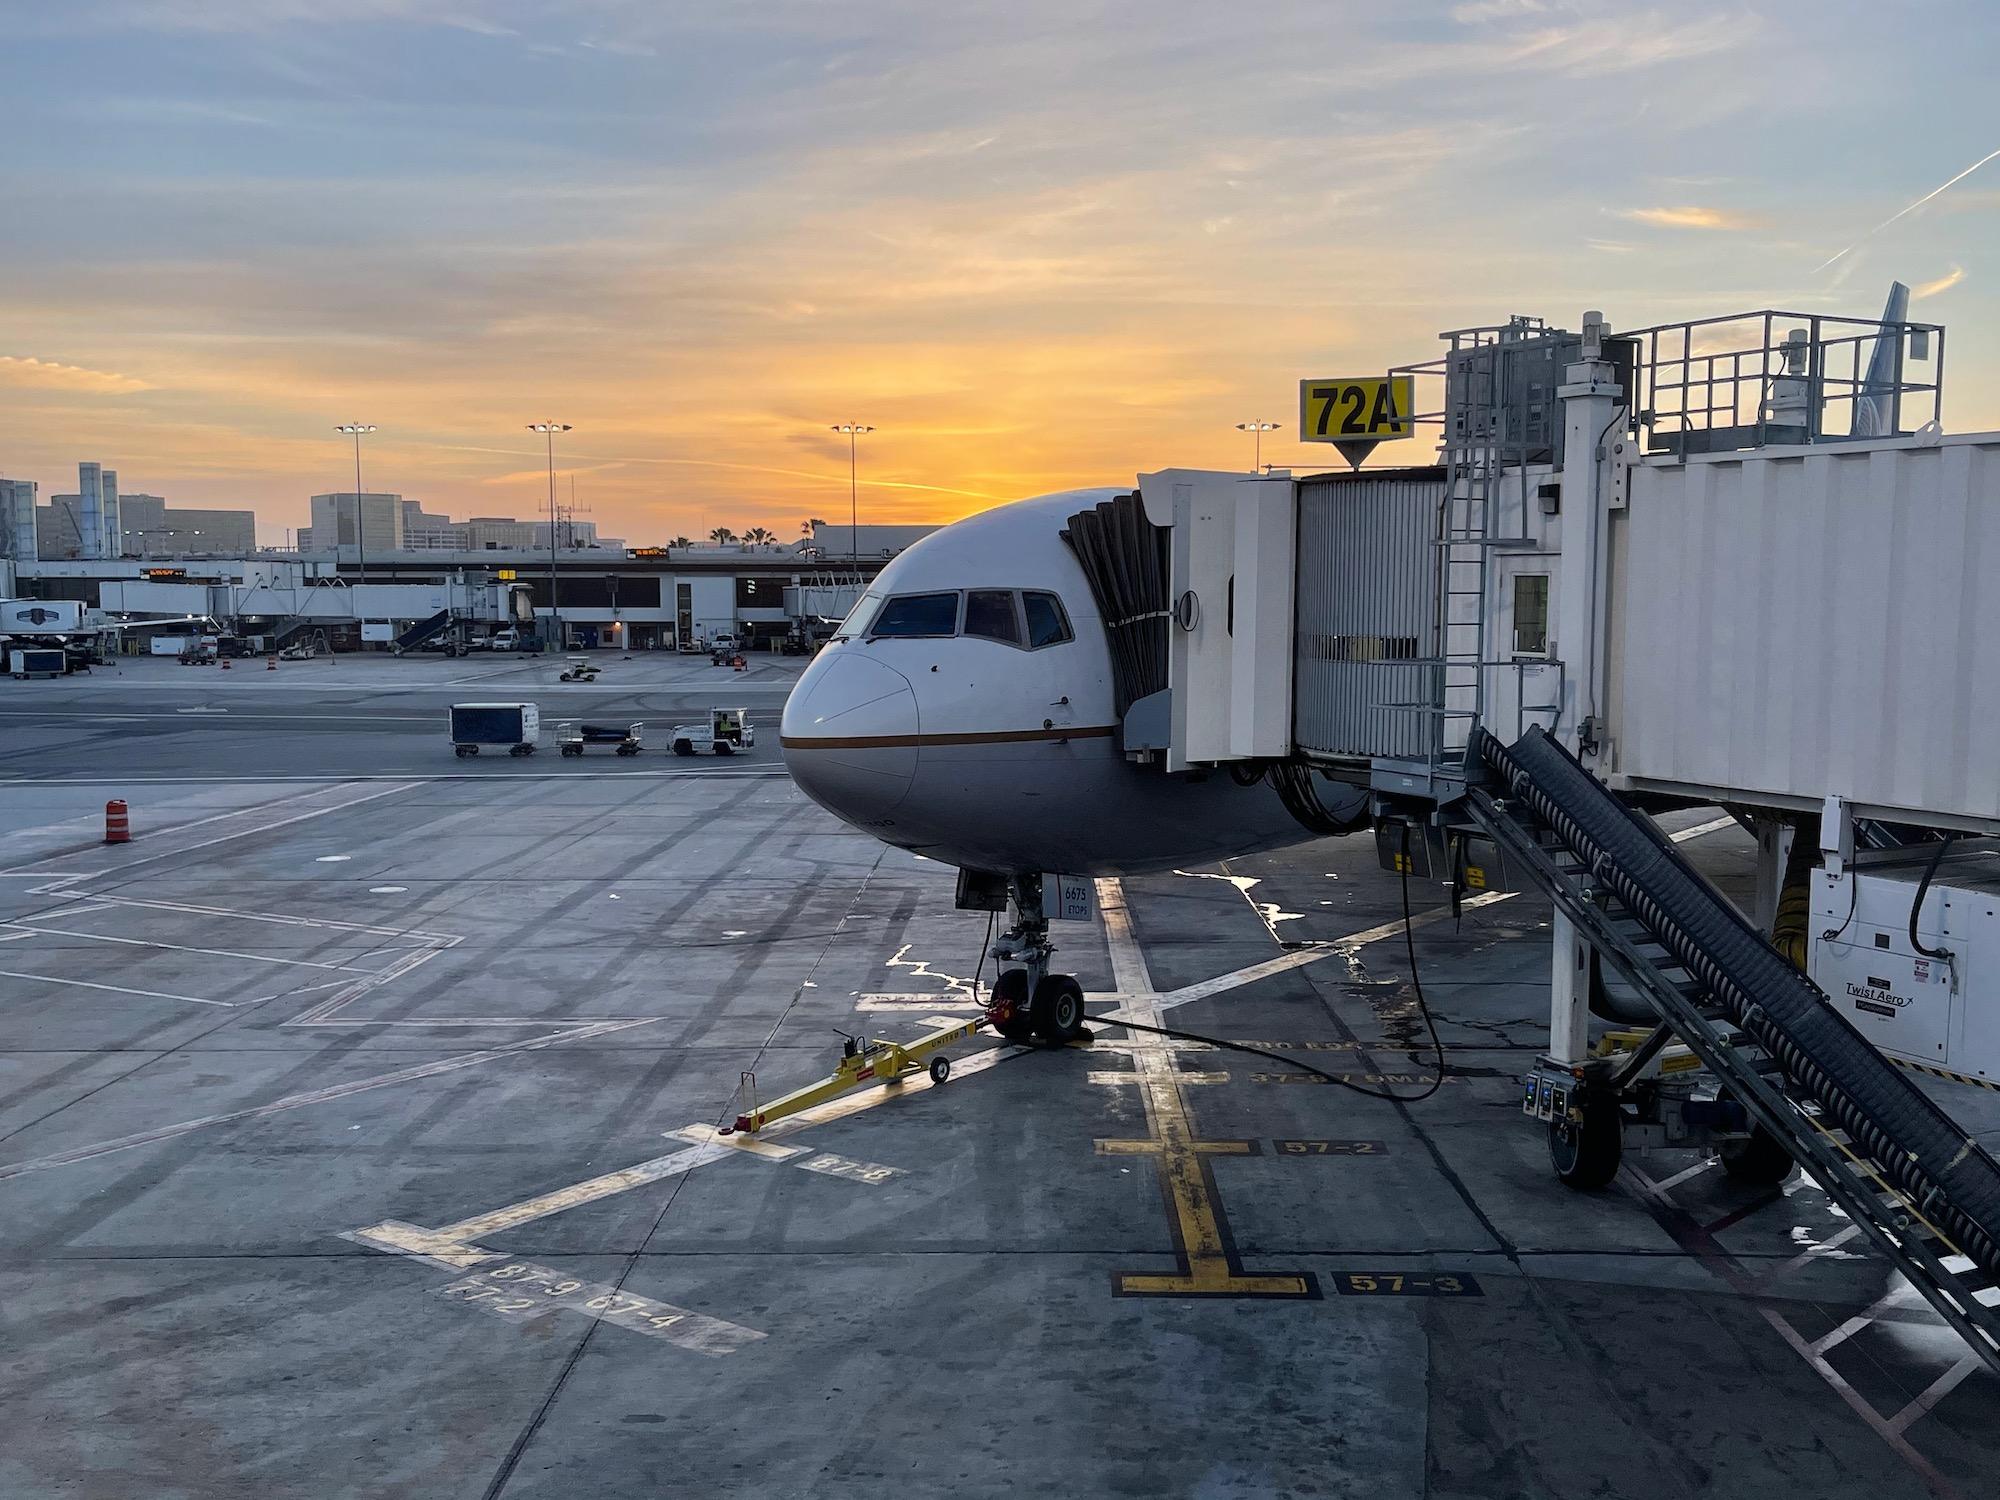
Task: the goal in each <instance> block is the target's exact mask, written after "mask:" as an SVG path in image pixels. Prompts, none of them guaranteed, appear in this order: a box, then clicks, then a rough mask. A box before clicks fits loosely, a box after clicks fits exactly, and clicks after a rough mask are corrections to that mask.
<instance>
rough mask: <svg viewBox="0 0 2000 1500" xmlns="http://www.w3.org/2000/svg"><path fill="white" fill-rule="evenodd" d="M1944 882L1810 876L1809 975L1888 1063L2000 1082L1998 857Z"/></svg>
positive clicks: (1904, 872) (1951, 873)
mask: <svg viewBox="0 0 2000 1500" xmlns="http://www.w3.org/2000/svg"><path fill="white" fill-rule="evenodd" d="M1956 863H1957V862H1954V865H1956ZM1946 878H1948V880H1949V883H1948V884H1947V883H1946V879H1945V878H1941V879H1938V880H1934V881H1933V882H1932V883H1931V884H1930V886H1929V887H1928V888H1927V889H1924V891H1923V901H1922V904H1921V905H1918V904H1917V893H1918V890H1919V888H1920V887H1922V885H1923V872H1922V870H1921V868H1899V869H1897V870H1896V871H1894V872H1893V873H1890V872H1882V873H1871V872H1868V871H1865V870H1855V869H1852V868H1849V869H1848V870H1846V871H1844V872H1843V873H1841V874H1839V875H1830V874H1828V873H1827V872H1826V871H1825V870H1815V871H1814V872H1813V890H1812V939H1813V942H1812V966H1811V972H1812V977H1813V979H1814V980H1815V981H1816V982H1817V983H1818V985H1819V987H1820V988H1821V989H1823V990H1825V991H1826V993H1827V997H1828V999H1829V1000H1830V1001H1831V1002H1832V1004H1833V1005H1834V1007H1835V1008H1836V1009H1837V1010H1839V1011H1840V1013H1841V1014H1842V1015H1843V1016H1845V1017H1846V1018H1847V1020H1848V1021H1850V1022H1852V1023H1853V1025H1854V1027H1855V1029H1856V1030H1858V1031H1859V1032H1860V1033H1861V1034H1862V1035H1863V1036H1865V1037H1867V1038H1868V1040H1870V1041H1871V1042H1873V1043H1874V1044H1875V1045H1876V1046H1877V1047H1879V1048H1881V1049H1882V1050H1883V1051H1884V1052H1886V1053H1888V1054H1889V1055H1890V1056H1892V1057H1900V1058H1903V1059H1905V1060H1906V1061H1909V1062H1917V1063H1924V1064H1926V1065H1928V1066H1930V1067H1934V1068H1944V1069H1946V1070H1948V1071H1950V1072H1954V1073H1962V1074H1964V1075H1966V1076H1967V1077H1970V1078H1979V1079H1988V1080H1993V1081H1996V1082H2000V859H1990V858H1985V859H1979V860H1974V861H1967V862H1966V863H1965V865H1964V866H1963V867H1956V868H1949V869H1948V871H1947V877H1946ZM1913 908H1914V910H1915V913H1916V920H1915V923H1914V924H1912V922H1911V912H1912V909H1913ZM1913 925H1914V928H1915V941H1914V942H1913V941H1912V940H1911V929H1912V926H1913Z"/></svg>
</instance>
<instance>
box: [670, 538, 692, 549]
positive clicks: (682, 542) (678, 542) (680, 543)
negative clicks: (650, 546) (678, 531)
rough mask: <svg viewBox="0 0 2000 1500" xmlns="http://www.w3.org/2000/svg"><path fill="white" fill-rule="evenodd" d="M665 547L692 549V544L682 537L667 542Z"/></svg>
mask: <svg viewBox="0 0 2000 1500" xmlns="http://www.w3.org/2000/svg"><path fill="white" fill-rule="evenodd" d="M667 545H668V546H669V547H692V546H693V545H694V543H693V542H691V541H689V540H688V539H687V538H686V537H684V536H677V537H675V538H674V539H673V540H672V541H671V542H668V543H667Z"/></svg>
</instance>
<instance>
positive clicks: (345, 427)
mask: <svg viewBox="0 0 2000 1500" xmlns="http://www.w3.org/2000/svg"><path fill="white" fill-rule="evenodd" d="M333 430H334V431H335V432H344V433H346V434H347V435H348V436H349V437H351V438H353V439H354V563H355V587H357V588H359V587H360V586H361V585H362V584H364V583H366V582H367V581H368V533H367V531H366V529H365V527H366V525H367V523H366V522H365V521H364V520H363V519H362V510H363V506H362V503H361V434H362V433H364V432H373V431H374V430H375V429H374V427H373V426H372V425H370V424H369V423H367V422H346V423H343V424H342V425H341V426H339V427H336V428H334V429H333ZM333 546H334V556H335V557H336V558H337V557H339V556H340V502H339V501H337V500H336V501H335V502H334V507H333ZM335 566H336V567H337V566H338V564H337V563H336V564H335ZM360 601H361V596H360V595H359V594H356V595H355V596H354V625H355V628H356V629H357V630H358V629H360V628H361V626H362V625H364V624H366V623H367V622H366V621H364V620H363V619H362V617H361V602H360Z"/></svg>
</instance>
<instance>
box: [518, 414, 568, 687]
mask: <svg viewBox="0 0 2000 1500" xmlns="http://www.w3.org/2000/svg"><path fill="white" fill-rule="evenodd" d="M569 430H570V428H569V423H567V422H530V423H529V424H528V431H530V432H539V433H540V434H541V435H542V436H543V437H545V438H547V439H548V445H549V634H550V635H551V636H552V637H554V640H553V641H552V643H551V644H550V645H549V647H548V649H549V650H551V651H553V650H556V649H557V647H558V646H560V644H561V642H562V614H561V612H560V611H559V610H558V609H557V607H556V434H557V433H559V432H568V431H569Z"/></svg>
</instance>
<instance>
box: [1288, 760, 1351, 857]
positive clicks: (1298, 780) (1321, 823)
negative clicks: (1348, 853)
mask: <svg viewBox="0 0 2000 1500" xmlns="http://www.w3.org/2000/svg"><path fill="white" fill-rule="evenodd" d="M1265 775H1266V776H1268V777H1269V778H1270V782H1271V785H1272V787H1273V788H1275V789H1276V791H1277V793H1278V800H1279V801H1280V802H1282V803H1284V804H1285V811H1286V812H1288V813H1290V814H1291V815H1292V816H1293V817H1294V818H1296V819H1298V821H1299V823H1300V824H1301V826H1303V827H1305V828H1307V829H1310V830H1311V831H1312V832H1314V833H1317V834H1321V835H1323V836H1325V837H1328V838H1338V837H1340V836H1341V835H1343V834H1349V833H1359V832H1360V831H1361V830H1362V829H1364V828H1366V827H1367V826H1368V825H1369V824H1370V823H1371V822H1373V821H1374V814H1373V813H1372V812H1371V811H1370V809H1369V806H1368V799H1367V798H1363V799H1362V801H1361V804H1360V807H1359V808H1358V809H1357V810H1356V811H1355V812H1353V813H1351V814H1349V815H1347V816H1345V817H1343V816H1341V815H1340V814H1339V813H1336V812H1335V811H1334V810H1333V809H1332V808H1330V807H1328V806H1327V805H1326V800H1325V799H1324V798H1322V797H1321V796H1320V794H1319V788H1318V787H1316V786H1315V785H1313V769H1312V767H1311V766H1307V765H1301V764H1299V763H1297V762H1295V761H1273V762H1271V764H1270V767H1269V769H1268V770H1267V771H1266V772H1265Z"/></svg>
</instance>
